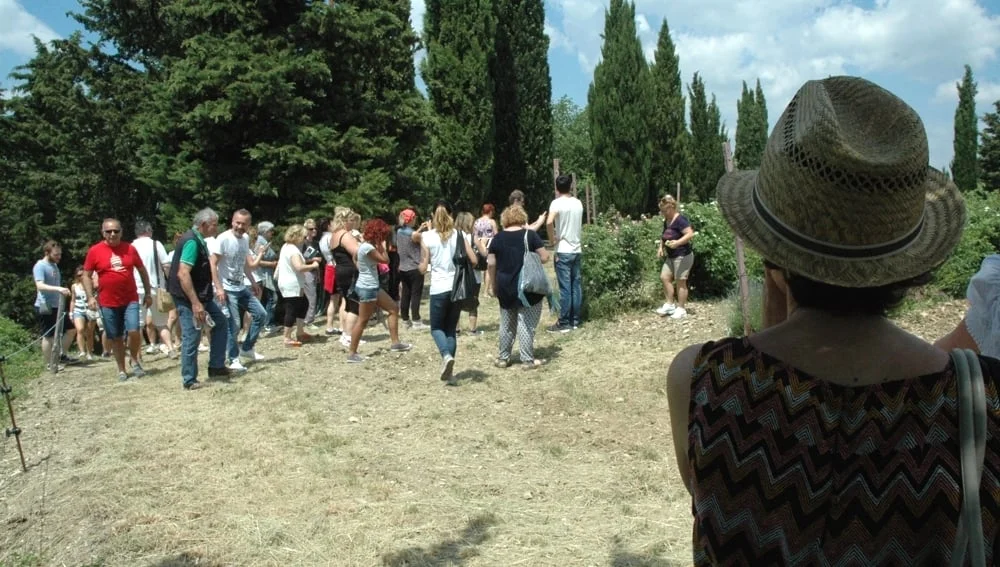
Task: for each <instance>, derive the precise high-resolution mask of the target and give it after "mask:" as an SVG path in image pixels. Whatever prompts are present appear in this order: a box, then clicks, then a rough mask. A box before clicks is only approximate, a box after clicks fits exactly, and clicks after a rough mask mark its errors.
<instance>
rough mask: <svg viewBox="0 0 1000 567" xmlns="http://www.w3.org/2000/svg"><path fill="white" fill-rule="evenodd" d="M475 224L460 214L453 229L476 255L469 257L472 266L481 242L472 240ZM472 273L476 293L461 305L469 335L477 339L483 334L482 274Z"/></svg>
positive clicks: (477, 271)
mask: <svg viewBox="0 0 1000 567" xmlns="http://www.w3.org/2000/svg"><path fill="white" fill-rule="evenodd" d="M475 222H476V219H475V217H473V216H472V213H465V212H462V213H458V215H456V216H455V228H457V229H458V230H459V232H461V233H462V238H464V239H465V241H466V243H468V244H469V245H471V246H472V248H473V250H474V251H475V252H476V253H477V254H473V255H472V256H469V261H470V262H472V263H473V264H475V263H476V257H477V255H478V252H479V250H480V249H479V246H478V245H477V240H478V241H480V242H481V241H482V240H483V239H475V238H474V234H473V231H474V230H475ZM494 234H496V233H494ZM490 238H492V237H490ZM473 273H474V274H475V275H476V293H475V295H474V296H473V297H471V298H469V300H468V301H466V302H464V303H463V309H464V310H465V311H468V313H469V331H468V332H469V335H471V336H473V337H478V336H479V335H481V334H483V332H482V331H480V330H479V290H480V289H481V288H482V286H483V272H482V271H480V270H474V271H473ZM459 323H461V321H459ZM460 326H461V325H460Z"/></svg>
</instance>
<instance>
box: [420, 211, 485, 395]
mask: <svg viewBox="0 0 1000 567" xmlns="http://www.w3.org/2000/svg"><path fill="white" fill-rule="evenodd" d="M431 227H432V228H431V229H430V230H427V231H426V232H424V233H423V235H422V237H421V243H420V272H421V273H422V274H426V273H427V271H428V270H430V272H431V287H430V306H429V307H430V323H431V338H433V339H434V344H435V345H437V348H438V352H439V353H440V354H441V374H440V378H441V380H443V381H444V382H445V383H446V384H447V385H449V386H455V385H457V382H456V381H455V378H454V372H455V356H456V354H457V351H458V342H457V340H456V331H457V329H458V319H459V317H460V316H461V314H462V311H461V304H460V303H459V302H453V301H452V300H451V291H452V289H453V288H454V286H455V271H456V270H455V250H456V248H457V247H458V246H465V251H466V254H467V255H468V257H470V258H472V257H475V251H473V250H472V247H471V246H469V244H468V242H466V241H464V240H462V241H459V238H458V231H456V230H455V221H454V220H453V219H452V217H451V205H450V204H448V203H447V202H445V201H438V203H437V205H436V206H435V207H434V214H433V216H432V217H431Z"/></svg>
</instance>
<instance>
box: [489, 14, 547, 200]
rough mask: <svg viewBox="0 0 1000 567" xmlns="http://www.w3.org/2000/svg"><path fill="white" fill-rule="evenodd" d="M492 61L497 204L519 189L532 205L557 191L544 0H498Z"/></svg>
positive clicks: (494, 198) (493, 197) (494, 196)
mask: <svg viewBox="0 0 1000 567" xmlns="http://www.w3.org/2000/svg"><path fill="white" fill-rule="evenodd" d="M496 13H497V20H496V22H497V24H496V38H495V52H494V57H493V59H492V62H491V72H492V75H493V85H494V96H493V108H494V117H495V127H496V134H495V138H494V140H495V142H494V144H495V145H494V156H495V160H496V162H495V167H494V177H493V192H492V195H491V197H490V199H491V200H492V201H493V202H494V203H505V202H506V200H507V195H508V194H509V193H510V191H512V190H514V189H521V190H522V191H524V193H525V197H526V200H527V203H526V205H527V206H528V208H529V209H531V210H536V209H539V208H543V207H545V206H546V205H547V204H548V200H549V199H550V198H551V196H552V174H551V167H550V166H549V164H550V163H551V160H552V107H551V104H552V102H551V101H552V80H551V77H550V76H549V60H548V50H549V38H548V36H547V35H545V7H544V6H543V4H542V0H496Z"/></svg>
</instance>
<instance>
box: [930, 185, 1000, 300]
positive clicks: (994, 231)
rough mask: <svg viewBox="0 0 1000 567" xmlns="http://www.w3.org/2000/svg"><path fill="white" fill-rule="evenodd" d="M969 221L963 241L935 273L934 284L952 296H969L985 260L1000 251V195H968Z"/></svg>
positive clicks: (973, 193) (977, 193) (963, 234)
mask: <svg viewBox="0 0 1000 567" xmlns="http://www.w3.org/2000/svg"><path fill="white" fill-rule="evenodd" d="M965 206H966V211H967V214H968V222H967V224H966V225H965V232H963V233H962V240H960V241H959V243H958V246H956V247H955V251H954V252H952V254H951V256H950V257H949V258H948V260H947V261H946V262H945V263H944V264H943V265H942V266H941V267H940V268H938V270H937V271H936V272H935V274H934V282H933V283H932V284H931V285H932V286H933V287H936V288H938V289H940V290H941V291H943V292H944V293H946V294H948V295H950V296H952V297H965V289H966V287H968V285H969V280H970V279H971V278H972V276H973V275H975V273H976V272H978V271H979V265H980V264H981V263H982V261H983V258H984V257H986V256H988V255H990V254H995V253H996V252H997V250H1000V193H996V192H989V193H986V192H980V191H972V192H969V193H966V194H965Z"/></svg>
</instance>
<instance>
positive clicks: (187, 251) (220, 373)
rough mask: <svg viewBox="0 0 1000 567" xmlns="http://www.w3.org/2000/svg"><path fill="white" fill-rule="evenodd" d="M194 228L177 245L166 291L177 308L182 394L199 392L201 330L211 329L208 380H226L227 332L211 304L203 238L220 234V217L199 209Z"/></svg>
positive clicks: (207, 261)
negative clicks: (205, 326) (189, 391)
mask: <svg viewBox="0 0 1000 567" xmlns="http://www.w3.org/2000/svg"><path fill="white" fill-rule="evenodd" d="M193 224H194V226H193V227H192V228H191V230H189V231H187V232H186V233H184V236H182V237H181V239H180V240H179V241H178V242H177V248H176V250H175V252H174V259H173V262H171V264H170V278H169V279H168V280H167V290H168V291H169V292H170V295H172V296H173V297H174V303H176V304H177V318H178V321H179V322H180V325H181V379H182V380H183V383H184V389H185V390H197V389H199V388H201V382H199V381H198V345H199V343H200V342H201V327H202V325H206V324H207V325H209V326H211V327H212V334H211V343H210V347H211V348H210V349H209V352H208V376H209V378H212V377H228V376H229V375H230V374H231V371H230V370H229V369H228V368H226V339H227V337H228V335H229V330H228V328H227V327H226V316H225V315H223V314H222V309H220V308H219V306H218V305H217V304H216V303H215V301H214V300H213V295H214V291H213V289H212V266H211V264H210V263H209V253H208V246H206V245H205V238H207V237H210V236H215V233H216V232H218V230H219V215H218V214H216V213H215V211H213V210H212V209H202V210H200V211H198V213H197V214H195V216H194V223H193Z"/></svg>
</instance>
